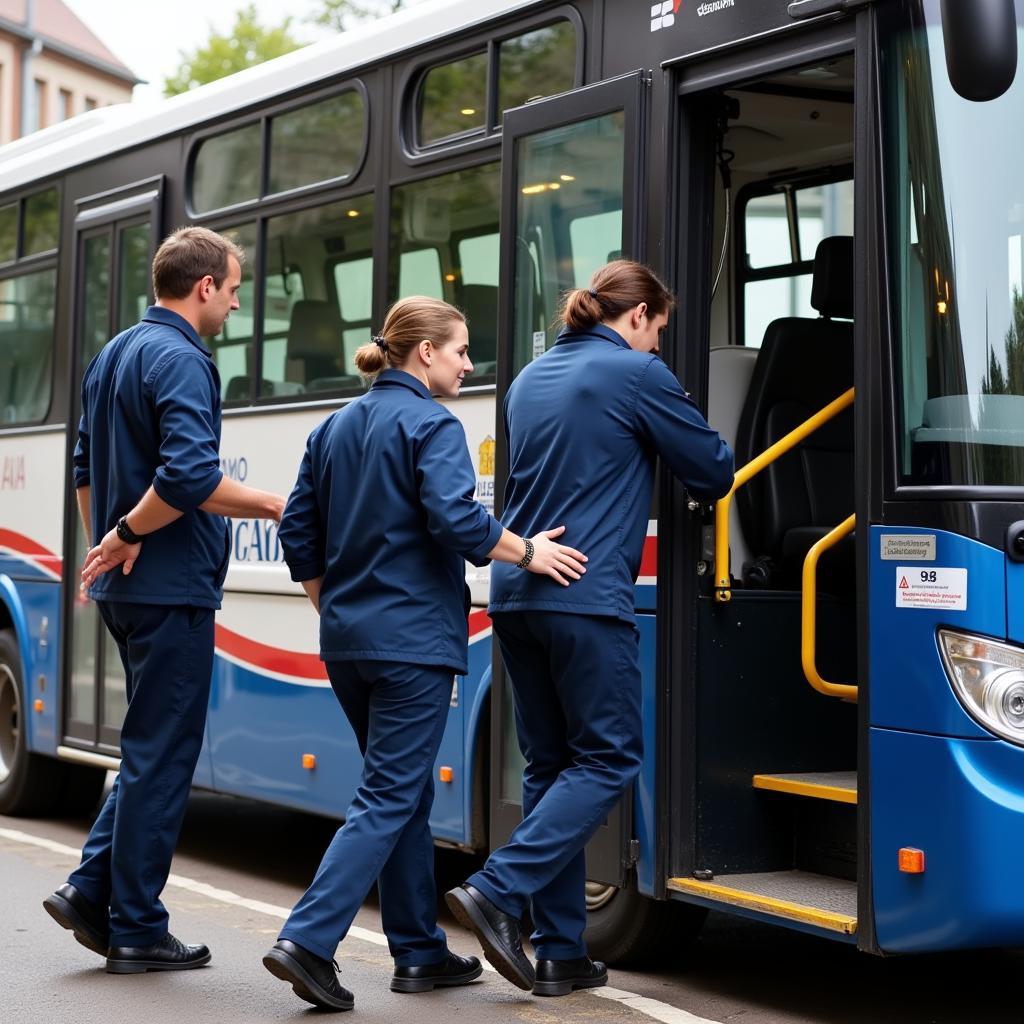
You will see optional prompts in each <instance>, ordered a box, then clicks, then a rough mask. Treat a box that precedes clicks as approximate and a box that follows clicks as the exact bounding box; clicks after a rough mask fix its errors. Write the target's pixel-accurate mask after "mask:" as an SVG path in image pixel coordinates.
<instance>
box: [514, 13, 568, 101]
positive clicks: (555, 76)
mask: <svg viewBox="0 0 1024 1024" xmlns="http://www.w3.org/2000/svg"><path fill="white" fill-rule="evenodd" d="M575 84H576V32H575V30H574V29H573V27H572V25H571V24H570V23H569V22H567V21H560V22H558V23H557V24H555V25H547V26H546V27H545V28H539V29H537V30H536V31H535V32H527V33H526V34H525V35H522V36H517V37H516V38H515V39H506V40H505V41H504V42H503V43H502V44H501V45H500V46H499V47H498V117H499V119H500V117H501V112H502V111H503V110H508V109H509V108H510V107H521V106H522V105H523V104H524V103H526V101H527V100H531V99H539V98H540V97H541V96H553V95H555V93H559V92H565V91H567V90H568V89H571V88H572V87H573V86H574V85H575Z"/></svg>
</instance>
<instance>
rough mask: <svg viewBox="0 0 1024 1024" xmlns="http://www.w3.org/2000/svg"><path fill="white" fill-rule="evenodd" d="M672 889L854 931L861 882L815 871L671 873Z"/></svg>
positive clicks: (776, 914)
mask: <svg viewBox="0 0 1024 1024" xmlns="http://www.w3.org/2000/svg"><path fill="white" fill-rule="evenodd" d="M667 884H668V888H669V889H672V890H675V891H676V892H681V893H686V894H687V895H688V896H698V897H700V898H701V900H704V901H708V902H709V903H712V904H714V903H721V904H724V905H727V906H732V907H744V908H745V909H747V910H756V911H758V912H760V913H762V914H768V915H770V916H772V917H781V918H784V919H786V920H788V921H799V922H800V923H801V924H809V925H814V926H815V927H817V928H824V929H827V930H828V931H834V932H841V933H842V934H844V935H853V934H854V933H855V932H856V931H857V883H856V882H851V881H847V880H845V879H842V878H832V877H830V876H828V875H817V874H813V873H811V872H809V871H766V872H760V873H757V874H745V875H717V876H716V877H715V879H714V880H713V881H709V882H704V881H701V880H700V879H697V878H670V879H669V880H668V883H667Z"/></svg>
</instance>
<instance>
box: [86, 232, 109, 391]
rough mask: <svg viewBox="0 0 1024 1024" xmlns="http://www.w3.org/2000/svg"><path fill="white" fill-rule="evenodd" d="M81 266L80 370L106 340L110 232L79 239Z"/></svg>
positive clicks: (107, 337)
mask: <svg viewBox="0 0 1024 1024" xmlns="http://www.w3.org/2000/svg"><path fill="white" fill-rule="evenodd" d="M83 246H84V251H83V253H82V265H83V267H84V268H85V284H84V294H83V296H82V305H83V315H82V362H81V368H82V371H83V372H84V371H85V368H86V367H87V366H88V365H89V363H90V362H91V361H92V360H93V358H94V357H95V356H96V354H97V353H98V352H99V350H100V349H101V348H103V346H104V345H106V343H107V342H108V341H109V340H110V335H111V330H110V235H109V233H104V234H102V235H94V236H93V237H92V238H87V239H86V240H85V242H84V243H83Z"/></svg>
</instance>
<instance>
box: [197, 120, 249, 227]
mask: <svg viewBox="0 0 1024 1024" xmlns="http://www.w3.org/2000/svg"><path fill="white" fill-rule="evenodd" d="M260 134H261V128H260V125H259V123H257V124H250V125H246V126H245V127H244V128H237V129H235V131H233V132H226V133H225V134H223V135H214V136H212V137H210V138H208V139H205V140H204V141H203V142H202V143H200V145H199V149H198V151H197V152H196V155H195V160H194V161H193V164H192V208H193V209H194V210H195V211H196V212H197V213H206V212H207V211H209V210H219V209H220V208H221V207H224V206H234V205H235V204H236V203H244V202H246V201H247V200H249V199H258V198H259V194H260Z"/></svg>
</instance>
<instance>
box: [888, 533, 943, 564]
mask: <svg viewBox="0 0 1024 1024" xmlns="http://www.w3.org/2000/svg"><path fill="white" fill-rule="evenodd" d="M881 556H882V561H884V562H895V561H898V560H899V559H901V558H911V559H913V558H917V559H919V560H920V561H922V562H934V561H935V534H934V533H883V534H882V551H881Z"/></svg>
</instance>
